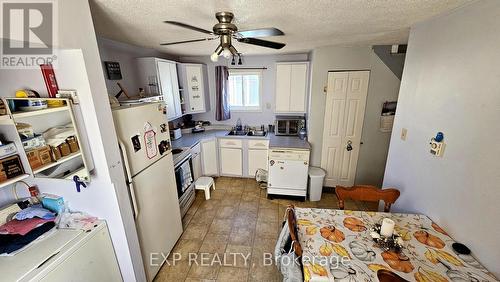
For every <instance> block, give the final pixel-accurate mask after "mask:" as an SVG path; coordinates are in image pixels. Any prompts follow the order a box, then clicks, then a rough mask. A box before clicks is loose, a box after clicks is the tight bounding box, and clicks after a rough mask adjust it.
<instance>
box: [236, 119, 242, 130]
mask: <svg viewBox="0 0 500 282" xmlns="http://www.w3.org/2000/svg"><path fill="white" fill-rule="evenodd" d="M242 130H243V128H242V127H241V118H238V120H237V121H236V131H242Z"/></svg>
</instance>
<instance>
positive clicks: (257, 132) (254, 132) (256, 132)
mask: <svg viewBox="0 0 500 282" xmlns="http://www.w3.org/2000/svg"><path fill="white" fill-rule="evenodd" d="M226 136H255V137H266V136H267V131H262V130H250V131H237V130H231V131H229V133H227V134H226Z"/></svg>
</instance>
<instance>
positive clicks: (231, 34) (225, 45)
mask: <svg viewBox="0 0 500 282" xmlns="http://www.w3.org/2000/svg"><path fill="white" fill-rule="evenodd" d="M215 18H217V20H218V21H219V23H217V24H215V25H214V27H213V31H209V30H206V29H203V28H199V27H196V26H192V25H189V24H185V23H181V22H176V21H164V23H167V24H172V25H176V26H180V27H183V28H187V29H191V30H195V31H198V32H202V33H205V34H209V35H212V36H213V37H207V38H201V39H193V40H184V41H177V42H169V43H162V44H160V45H162V46H166V45H174V44H182V43H190V42H198V41H208V40H215V39H220V43H219V45H218V46H217V48H216V49H215V51H214V52H213V54H212V55H211V56H210V59H211V60H212V61H214V62H216V61H217V60H218V57H219V56H220V55H221V54H222V55H223V56H224V57H225V58H229V57H230V56H231V55H233V56H239V53H238V51H237V50H236V48H234V46H233V44H232V43H231V40H232V39H235V40H236V41H238V42H241V43H246V44H252V45H257V46H262V47H267V48H273V49H281V48H283V47H285V45H286V44H285V43H279V42H273V41H268V40H263V39H258V38H259V37H267V36H279V35H285V34H284V33H283V31H281V30H279V29H277V28H274V27H270V28H258V29H251V30H243V31H238V28H237V27H236V25H235V24H233V23H231V22H232V20H233V18H234V15H233V13H231V12H218V13H215Z"/></svg>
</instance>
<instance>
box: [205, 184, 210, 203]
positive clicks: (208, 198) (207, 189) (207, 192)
mask: <svg viewBox="0 0 500 282" xmlns="http://www.w3.org/2000/svg"><path fill="white" fill-rule="evenodd" d="M205 200H210V187H207V188H205Z"/></svg>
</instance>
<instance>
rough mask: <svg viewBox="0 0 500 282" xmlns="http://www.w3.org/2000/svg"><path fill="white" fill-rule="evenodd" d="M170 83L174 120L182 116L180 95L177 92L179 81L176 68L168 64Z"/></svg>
mask: <svg viewBox="0 0 500 282" xmlns="http://www.w3.org/2000/svg"><path fill="white" fill-rule="evenodd" d="M169 66H170V81H171V82H172V94H173V95H172V96H173V101H174V104H173V107H174V109H175V118H178V117H181V116H182V109H181V94H180V92H179V79H178V78H177V66H176V65H175V64H174V63H170V65H169Z"/></svg>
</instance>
